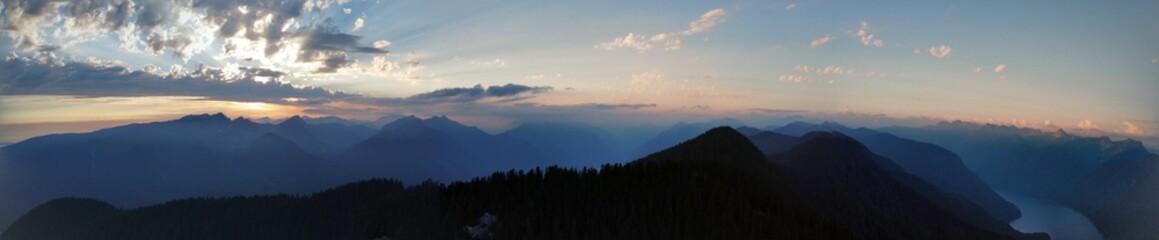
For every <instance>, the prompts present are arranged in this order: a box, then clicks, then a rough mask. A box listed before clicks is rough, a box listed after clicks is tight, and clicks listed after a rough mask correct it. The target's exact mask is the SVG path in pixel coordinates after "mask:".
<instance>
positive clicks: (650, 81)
mask: <svg viewBox="0 0 1159 240" xmlns="http://www.w3.org/2000/svg"><path fill="white" fill-rule="evenodd" d="M667 82H668V80H667V79H666V78H664V74H662V73H659V72H645V73H641V74H635V75H632V81H631V84H632V85H638V86H652V85H664V84H666V83H667Z"/></svg>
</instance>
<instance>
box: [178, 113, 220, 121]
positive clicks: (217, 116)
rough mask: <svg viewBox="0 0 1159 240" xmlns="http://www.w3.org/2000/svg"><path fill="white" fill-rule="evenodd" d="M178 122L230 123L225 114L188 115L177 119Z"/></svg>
mask: <svg viewBox="0 0 1159 240" xmlns="http://www.w3.org/2000/svg"><path fill="white" fill-rule="evenodd" d="M177 121H178V122H229V118H228V117H226V116H225V114H224V113H220V112H219V113H217V114H213V115H210V114H198V115H187V116H184V117H181V118H180V119H177Z"/></svg>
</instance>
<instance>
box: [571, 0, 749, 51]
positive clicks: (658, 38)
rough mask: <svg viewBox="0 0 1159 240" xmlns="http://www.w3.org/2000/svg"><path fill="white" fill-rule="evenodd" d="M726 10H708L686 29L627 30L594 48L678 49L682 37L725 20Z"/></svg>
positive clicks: (682, 41) (681, 44)
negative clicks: (638, 31)
mask: <svg viewBox="0 0 1159 240" xmlns="http://www.w3.org/2000/svg"><path fill="white" fill-rule="evenodd" d="M725 15H727V12H725V11H724V9H723V8H717V9H713V10H709V11H708V12H705V13H704V14H703V15H701V16H700V18H699V19H697V20H694V21H692V22H691V23H688V29H685V30H681V31H674V32H668V33H660V34H655V35H651V36H649V35H647V34H637V33H635V32H629V33H628V35H627V36H624V37H618V38H615V39H613V40H612V41H609V42H603V43H599V44H596V45H595V46H594V48H597V49H604V50H617V49H622V48H632V49H636V51H638V52H640V53H644V52H646V51H648V50H650V49H652V48H653V47H654V46H663V47H664V50H666V51H672V50H679V49H681V48H683V47H684V38H685V37H689V36H692V35H696V34H699V33H703V32H706V31H708V30H711V29H712V28H715V27H716V26H717V25H719V24H720V23H722V22H724V21H725Z"/></svg>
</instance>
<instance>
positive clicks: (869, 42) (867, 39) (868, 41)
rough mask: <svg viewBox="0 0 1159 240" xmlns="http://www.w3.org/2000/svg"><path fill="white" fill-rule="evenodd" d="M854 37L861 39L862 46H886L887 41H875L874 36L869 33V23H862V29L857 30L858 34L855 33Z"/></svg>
mask: <svg viewBox="0 0 1159 240" xmlns="http://www.w3.org/2000/svg"><path fill="white" fill-rule="evenodd" d="M853 35H854V36H857V37H858V38H860V39H861V45H862V46H874V47H883V46H885V41H882V40H881V39H874V35H873V34H872V33H869V23H868V22H865V21H861V28H859V29H857V32H855V33H854V34H853Z"/></svg>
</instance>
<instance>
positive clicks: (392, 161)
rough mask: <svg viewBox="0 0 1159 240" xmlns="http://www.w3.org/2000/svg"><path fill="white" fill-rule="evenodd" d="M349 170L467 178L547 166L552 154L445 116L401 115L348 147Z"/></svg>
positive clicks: (411, 179)
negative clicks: (419, 116) (371, 134)
mask: <svg viewBox="0 0 1159 240" xmlns="http://www.w3.org/2000/svg"><path fill="white" fill-rule="evenodd" d="M339 159H340V161H341V162H343V164H344V165H346V166H347V168H349V169H352V170H354V171H355V172H356V173H359V174H360V175H361V176H366V177H391V178H398V179H400V180H403V181H404V182H407V183H417V182H421V181H424V180H427V179H433V180H439V181H451V180H466V179H470V178H472V177H475V176H479V175H483V174H486V173H489V172H493V171H499V170H506V169H513V168H516V169H522V168H530V167H535V166H545V165H547V163H548V161H549V160H552V159H549V156H548V155H546V154H543V153H541V152H540V151H539V150H538V149H535V148H533V147H532V146H531V145H529V144H528V143H527V142H524V141H522V140H519V139H514V138H510V137H506V136H496V135H491V134H489V133H486V132H484V131H482V130H480V129H478V128H476V127H468V126H465V125H463V124H460V123H458V122H455V121H454V120H451V119H449V118H447V117H443V116H438V117H432V118H428V119H420V118H418V117H415V116H408V117H403V118H400V119H398V120H396V121H394V122H391V123H388V124H386V125H384V126H383V127H382V130H380V131H379V132H378V133H377V134H375V135H374V136H371V137H370V138H368V139H366V140H364V141H362V142H360V143H358V144H355V145H354V146H352V147H350V148H349V149H347V150H346V151H345V152H344V153H343V154H342V156H341V157H339Z"/></svg>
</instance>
